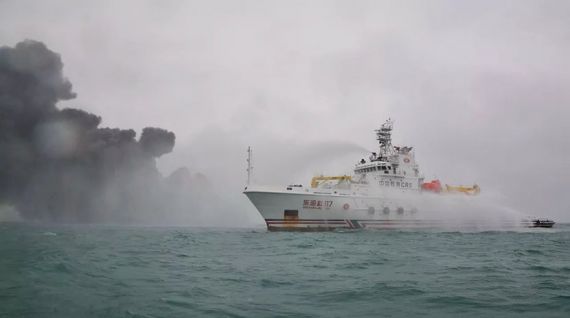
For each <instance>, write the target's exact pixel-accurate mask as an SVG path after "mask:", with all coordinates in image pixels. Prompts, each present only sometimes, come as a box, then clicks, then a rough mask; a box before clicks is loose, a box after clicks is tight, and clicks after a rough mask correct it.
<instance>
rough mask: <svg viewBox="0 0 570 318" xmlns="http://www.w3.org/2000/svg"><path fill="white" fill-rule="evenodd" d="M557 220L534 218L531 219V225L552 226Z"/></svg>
mask: <svg viewBox="0 0 570 318" xmlns="http://www.w3.org/2000/svg"><path fill="white" fill-rule="evenodd" d="M554 224H556V222H554V221H552V220H548V219H532V220H531V221H530V224H529V227H545V228H551V227H552V226H553V225H554Z"/></svg>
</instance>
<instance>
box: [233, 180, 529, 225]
mask: <svg viewBox="0 0 570 318" xmlns="http://www.w3.org/2000/svg"><path fill="white" fill-rule="evenodd" d="M244 194H245V195H246V196H247V197H248V198H249V199H250V201H251V202H252V203H253V205H254V206H255V207H256V208H257V210H258V211H259V213H260V214H261V216H262V217H263V218H264V219H265V222H266V225H267V228H268V230H270V231H326V230H335V229H361V228H380V229H393V228H398V229H406V228H442V227H443V228H459V227H461V228H465V227H467V228H492V227H500V228H505V227H508V228H510V227H521V225H522V224H521V223H520V219H518V218H502V219H492V220H490V219H489V218H488V217H486V218H485V217H471V218H458V217H453V216H451V217H450V215H444V214H441V213H437V211H433V210H432V211H430V208H429V207H426V206H415V205H417V204H418V203H420V204H421V203H422V202H424V203H425V202H433V201H434V200H437V199H441V198H439V197H434V196H431V197H430V200H431V201H430V200H427V201H426V200H423V201H422V199H421V197H422V196H424V197H428V196H430V195H422V194H408V195H407V196H401V195H400V196H390V195H389V194H377V195H374V196H369V195H356V194H342V193H336V194H335V193H315V192H313V191H307V190H305V191H303V189H299V190H296V189H294V190H291V191H283V190H281V189H267V188H257V189H256V188H251V189H247V190H246V191H244ZM406 198H408V200H406ZM413 198H417V199H413ZM412 202H413V203H412ZM431 208H432V209H433V207H431Z"/></svg>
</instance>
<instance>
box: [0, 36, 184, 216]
mask: <svg viewBox="0 0 570 318" xmlns="http://www.w3.org/2000/svg"><path fill="white" fill-rule="evenodd" d="M62 69H63V64H62V61H61V58H60V56H59V55H58V54H56V53H54V52H52V51H51V50H49V49H48V48H47V47H46V46H45V45H44V44H43V43H41V42H37V41H31V40H27V41H23V42H20V43H18V44H16V46H14V47H0V203H8V204H10V205H13V206H15V207H16V209H17V210H18V211H19V213H20V215H21V216H22V217H24V218H26V219H32V220H44V221H56V222H100V221H119V222H121V221H124V222H128V221H137V215H138V214H144V213H147V212H143V211H159V210H160V209H159V207H158V206H159V205H160V204H161V202H163V201H164V200H165V199H166V198H165V195H166V194H165V191H164V189H165V188H166V187H167V185H165V179H164V178H163V177H162V176H161V175H160V173H159V172H158V170H157V168H156V158H158V157H160V156H162V155H164V154H167V153H169V152H171V151H172V149H173V147H174V141H175V135H174V133H172V132H168V131H166V130H164V129H161V128H150V127H148V128H145V129H144V130H143V132H142V135H141V137H140V139H138V140H137V139H136V133H135V131H134V130H131V129H127V130H124V129H117V128H101V127H99V125H100V123H101V117H99V116H96V115H94V114H90V113H88V112H85V111H83V110H80V109H74V108H66V109H61V110H60V109H58V108H57V107H56V104H57V102H58V101H62V100H69V99H72V98H74V97H75V93H73V91H72V85H71V83H70V82H69V81H68V80H67V79H66V78H65V77H64V76H63V73H62ZM148 213H150V212H148ZM153 213H154V212H153Z"/></svg>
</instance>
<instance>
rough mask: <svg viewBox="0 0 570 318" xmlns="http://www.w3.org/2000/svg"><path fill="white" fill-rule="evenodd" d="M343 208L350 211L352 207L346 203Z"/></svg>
mask: <svg viewBox="0 0 570 318" xmlns="http://www.w3.org/2000/svg"><path fill="white" fill-rule="evenodd" d="M342 208H343V209H345V210H348V209H349V208H350V205H348V203H345V204H344V205H343V206H342Z"/></svg>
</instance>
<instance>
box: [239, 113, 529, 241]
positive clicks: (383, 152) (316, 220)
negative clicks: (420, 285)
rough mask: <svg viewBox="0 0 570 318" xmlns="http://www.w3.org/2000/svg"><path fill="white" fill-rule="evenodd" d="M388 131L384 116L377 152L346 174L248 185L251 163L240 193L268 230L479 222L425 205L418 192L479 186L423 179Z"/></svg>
mask: <svg viewBox="0 0 570 318" xmlns="http://www.w3.org/2000/svg"><path fill="white" fill-rule="evenodd" d="M392 129H393V122H392V121H391V120H387V121H386V122H385V123H384V124H382V125H381V127H380V128H379V129H377V130H375V132H376V137H377V140H378V143H379V151H378V152H373V153H371V155H370V156H369V158H368V160H366V159H361V160H360V161H359V162H358V163H357V164H356V165H355V167H354V174H353V175H351V176H348V175H342V176H316V177H314V178H313V179H312V180H311V184H310V187H305V186H302V185H298V184H294V185H288V186H278V187H270V186H252V185H249V172H251V166H248V186H247V187H246V188H245V191H244V194H245V195H246V196H247V197H248V198H249V200H250V201H251V202H252V203H253V205H254V206H255V207H256V208H257V210H258V211H259V213H260V214H261V216H262V217H263V218H264V219H265V222H266V224H267V228H268V230H270V231H327V230H335V229H339V228H340V229H342V228H346V229H360V228H429V227H440V226H442V225H443V226H445V225H451V226H453V225H454V223H455V224H457V222H459V221H460V222H461V224H462V225H465V224H479V223H480V222H481V221H482V219H481V218H472V219H468V220H465V218H462V219H453V218H449V216H445V215H441V214H438V213H437V211H429V209H426V206H425V205H427V204H422V202H424V203H425V200H422V196H423V197H424V198H425V197H426V196H429V197H430V198H435V197H436V196H441V195H446V196H448V195H452V194H460V195H467V196H473V195H477V194H478V193H479V192H480V188H479V186H477V185H473V186H469V187H467V186H449V185H445V186H442V185H441V183H440V182H439V180H433V181H431V182H424V177H423V176H422V174H421V173H420V169H419V166H418V164H417V163H416V160H415V155H414V151H413V148H412V147H407V146H393V145H392ZM250 162H251V161H250V158H248V163H250ZM428 201H429V200H428ZM432 201H433V200H432ZM466 221H467V222H466ZM504 221H505V220H501V222H504ZM507 221H508V222H510V220H507ZM519 221H520V220H519ZM539 223H540V222H539ZM518 224H519V225H520V223H518ZM532 224H533V223H529V225H530V226H532Z"/></svg>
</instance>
